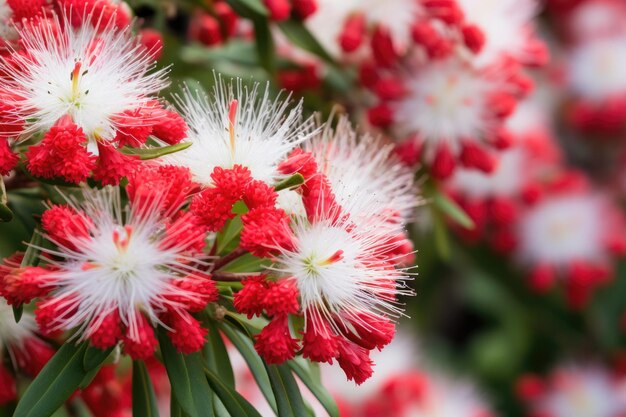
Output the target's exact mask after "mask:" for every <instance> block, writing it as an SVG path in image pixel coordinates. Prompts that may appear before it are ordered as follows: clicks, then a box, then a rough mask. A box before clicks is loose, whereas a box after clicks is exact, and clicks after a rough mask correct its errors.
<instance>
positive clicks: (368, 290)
mask: <svg viewBox="0 0 626 417" xmlns="http://www.w3.org/2000/svg"><path fill="white" fill-rule="evenodd" d="M292 229H293V234H294V243H295V248H294V249H293V250H287V249H284V248H283V249H280V254H279V256H278V257H277V260H276V264H275V265H274V266H273V267H272V268H270V269H272V270H274V271H276V272H279V273H281V274H282V275H283V276H285V277H286V278H287V279H293V280H295V282H296V285H297V287H298V290H299V293H300V300H301V306H302V309H303V310H304V311H309V312H313V315H315V316H317V315H319V318H322V319H323V320H324V321H325V322H327V323H329V324H330V325H331V326H334V320H336V319H337V318H339V319H340V320H346V321H353V322H360V321H361V319H360V318H359V317H358V314H361V313H370V314H372V315H374V316H380V317H382V316H384V317H387V316H390V317H399V316H401V315H402V309H401V307H400V306H399V305H398V304H397V301H396V299H395V297H396V295H399V294H404V295H409V294H412V291H411V290H410V289H409V288H408V287H407V286H406V283H405V281H406V280H408V279H409V275H411V274H410V273H408V272H407V271H406V270H403V269H397V268H394V267H393V266H392V265H390V264H389V263H388V262H384V261H383V260H382V258H384V256H385V253H386V252H387V251H389V250H390V249H392V246H391V245H390V244H388V243H385V238H386V237H387V233H389V231H390V228H389V226H388V223H387V222H386V221H385V220H384V219H383V220H379V219H369V220H368V221H360V222H358V223H351V222H350V219H349V218H348V219H346V218H343V219H341V220H337V221H332V220H319V221H316V222H314V223H309V222H307V221H306V220H304V219H298V220H296V221H295V224H294V225H293V227H292ZM317 323H318V320H313V323H310V324H312V325H313V326H316V324H317ZM310 324H309V323H307V325H310ZM365 326H366V327H367V326H369V325H367V324H365Z"/></svg>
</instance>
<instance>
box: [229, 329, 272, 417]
mask: <svg viewBox="0 0 626 417" xmlns="http://www.w3.org/2000/svg"><path fill="white" fill-rule="evenodd" d="M219 327H220V329H222V331H223V332H224V334H225V335H226V337H228V339H229V340H230V341H231V343H232V344H233V345H234V346H235V347H236V348H237V350H238V351H239V353H240V354H241V356H243V359H244V360H245V361H246V363H247V364H248V369H250V372H251V373H252V376H253V377H254V380H255V381H256V383H257V385H258V386H259V389H260V390H261V392H262V393H263V396H264V397H265V398H266V399H267V402H268V403H269V405H270V407H272V410H274V413H277V412H278V409H277V408H276V399H275V398H274V393H273V392H272V389H271V387H270V379H269V376H268V375H267V370H266V369H265V365H264V364H263V360H261V358H260V357H259V355H258V354H257V353H256V350H254V346H253V344H252V341H251V340H250V338H249V337H248V336H246V335H243V334H242V333H241V332H239V331H238V330H235V329H234V328H233V327H231V325H230V324H228V323H226V322H221V323H220V324H219Z"/></svg>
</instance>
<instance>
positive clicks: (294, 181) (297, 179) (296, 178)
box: [274, 173, 304, 191]
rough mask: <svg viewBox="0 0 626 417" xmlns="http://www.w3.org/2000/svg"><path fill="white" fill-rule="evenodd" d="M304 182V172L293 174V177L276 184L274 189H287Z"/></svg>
mask: <svg viewBox="0 0 626 417" xmlns="http://www.w3.org/2000/svg"><path fill="white" fill-rule="evenodd" d="M302 184H304V177H303V176H302V174H299V173H298V174H293V175H292V176H291V177H289V178H285V179H284V180H282V181H281V182H279V183H278V184H276V185H275V186H274V190H276V191H281V190H286V189H289V188H295V187H297V186H299V185H302Z"/></svg>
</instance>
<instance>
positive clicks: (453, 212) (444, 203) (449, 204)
mask: <svg viewBox="0 0 626 417" xmlns="http://www.w3.org/2000/svg"><path fill="white" fill-rule="evenodd" d="M433 203H434V205H435V207H437V208H438V209H439V210H441V211H442V212H443V213H445V214H446V215H447V216H449V217H450V218H451V219H452V220H454V221H455V222H457V223H458V224H460V225H461V226H463V227H464V228H466V229H474V228H475V227H476V225H475V224H474V221H473V220H472V219H471V218H470V217H469V216H468V215H467V213H465V212H464V211H463V209H462V208H461V207H459V205H458V204H457V203H456V202H454V201H453V200H451V199H450V197H448V196H447V195H445V194H443V193H441V192H439V191H436V192H435V196H434V198H433Z"/></svg>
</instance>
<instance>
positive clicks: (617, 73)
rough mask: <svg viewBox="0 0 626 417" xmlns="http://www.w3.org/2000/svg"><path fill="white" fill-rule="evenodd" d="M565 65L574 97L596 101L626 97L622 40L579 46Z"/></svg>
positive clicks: (625, 46)
mask: <svg viewBox="0 0 626 417" xmlns="http://www.w3.org/2000/svg"><path fill="white" fill-rule="evenodd" d="M568 62H569V82H570V85H571V88H572V90H573V91H574V93H576V94H579V95H581V96H583V97H585V98H587V99H591V100H596V101H600V100H604V99H606V98H609V97H610V96H611V95H613V94H624V93H626V36H618V37H613V38H608V39H600V40H595V41H590V42H586V43H583V44H582V45H580V46H578V47H577V48H575V49H574V50H573V51H572V53H571V55H570V57H569V61H568Z"/></svg>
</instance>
